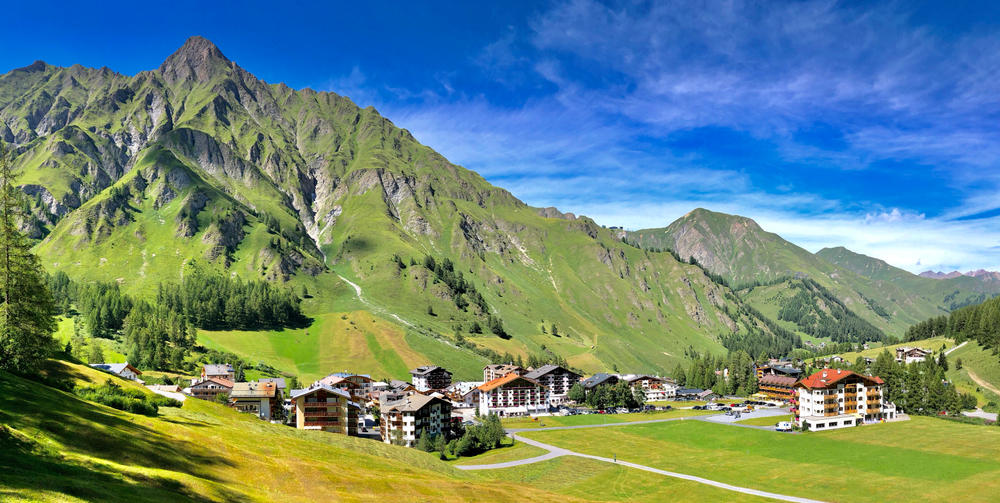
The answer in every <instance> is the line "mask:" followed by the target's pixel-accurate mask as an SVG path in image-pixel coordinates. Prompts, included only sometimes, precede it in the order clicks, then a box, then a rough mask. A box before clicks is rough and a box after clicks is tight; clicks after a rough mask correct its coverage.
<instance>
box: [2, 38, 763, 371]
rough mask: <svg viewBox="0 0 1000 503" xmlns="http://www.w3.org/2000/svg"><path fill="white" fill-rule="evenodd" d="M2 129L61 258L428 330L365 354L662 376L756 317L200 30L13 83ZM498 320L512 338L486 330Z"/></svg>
mask: <svg viewBox="0 0 1000 503" xmlns="http://www.w3.org/2000/svg"><path fill="white" fill-rule="evenodd" d="M0 136H2V137H3V138H4V139H5V140H6V141H10V142H13V143H14V145H15V150H16V154H17V158H16V163H17V164H18V166H19V167H21V168H23V172H24V175H23V179H22V183H23V184H24V189H25V191H26V192H27V193H29V195H30V196H31V197H30V198H29V199H30V200H31V205H32V212H33V215H34V217H33V219H32V220H31V221H30V222H25V229H26V230H27V231H29V232H30V233H31V234H32V235H33V236H35V237H36V238H38V239H40V243H39V244H38V246H37V248H36V250H37V252H38V253H39V254H40V256H41V257H42V259H43V261H44V263H45V265H46V266H47V267H48V268H49V269H61V270H64V271H66V272H67V273H68V274H70V276H71V277H73V278H75V279H77V280H81V281H91V280H113V281H118V282H119V283H120V284H122V286H123V288H124V289H125V290H126V291H128V292H130V293H133V294H138V295H149V294H150V293H151V292H153V291H154V289H155V286H156V284H157V283H158V282H160V281H165V280H177V279H178V278H179V277H181V275H183V274H184V271H185V270H186V268H187V267H191V264H192V263H196V264H198V266H199V267H203V268H211V269H216V270H218V271H219V272H220V273H225V274H237V275H240V276H243V277H246V278H252V277H263V278H267V279H269V280H273V281H281V282H287V283H288V284H289V285H290V286H293V287H295V288H301V287H306V288H307V289H308V291H309V292H310V297H311V298H309V299H307V301H306V303H305V304H304V305H305V306H306V308H307V309H308V310H309V312H310V314H312V315H314V316H315V317H316V319H317V324H318V325H315V326H314V327H310V330H311V331H312V332H311V334H318V333H319V332H321V331H322V330H323V326H322V323H323V320H324V319H327V318H329V317H328V316H325V315H331V314H332V315H333V316H334V317H336V316H338V315H339V314H340V313H345V312H353V311H356V310H359V309H360V310H367V311H370V312H372V313H373V314H375V315H376V316H378V317H381V318H383V319H384V320H386V321H389V322H391V323H394V324H396V325H398V328H399V329H400V330H403V331H406V332H413V333H419V334H424V338H415V336H413V335H408V336H406V338H404V342H405V343H406V344H405V345H406V346H408V347H409V349H406V348H399V349H398V350H397V349H396V348H385V347H382V346H379V345H370V346H371V347H370V350H369V352H368V353H366V355H365V358H369V357H370V358H374V359H378V357H377V356H376V354H377V353H378V352H379V351H383V350H389V351H391V352H396V353H397V354H396V356H398V357H399V358H400V359H401V360H402V361H404V362H406V363H409V362H410V361H413V360H415V357H413V358H411V357H410V356H405V355H407V354H409V351H410V350H412V351H413V353H415V354H417V355H420V356H423V357H425V358H426V359H428V360H430V359H431V356H432V355H433V356H435V357H441V358H444V359H445V360H458V359H461V358H462V356H463V355H465V354H466V353H467V352H466V351H464V350H459V349H458V348H455V347H454V346H453V345H450V343H453V342H455V341H456V340H457V339H458V337H459V335H461V337H464V338H465V339H467V340H469V341H472V343H474V344H475V345H477V346H479V347H481V348H489V349H492V350H495V351H497V352H499V353H503V352H510V353H512V354H515V355H522V356H525V357H526V356H528V355H541V356H545V355H547V354H550V353H551V354H557V355H560V356H564V357H566V358H567V359H568V360H569V362H570V364H571V365H574V366H577V367H578V368H581V369H584V370H588V371H593V370H605V369H611V368H613V367H615V366H618V367H621V368H629V369H633V370H635V371H654V370H664V369H671V368H673V366H674V365H675V364H676V363H678V362H679V361H681V360H682V359H683V358H684V356H683V353H684V351H685V350H687V349H688V348H689V347H690V348H693V349H695V350H698V351H701V352H705V351H715V352H718V351H722V346H721V344H720V341H719V336H720V335H724V334H730V333H732V332H733V331H734V330H735V331H739V330H740V329H741V328H740V327H743V329H744V330H745V329H746V328H747V327H750V326H758V325H759V321H755V320H754V319H752V317H750V316H749V315H747V314H745V313H744V314H737V313H741V312H742V311H741V309H740V306H739V301H738V299H736V298H735V297H734V296H732V295H730V294H729V293H730V292H728V289H726V288H724V287H720V286H719V285H716V284H714V283H713V282H711V281H710V280H709V279H708V278H707V277H706V276H705V275H704V274H703V273H702V271H701V270H700V269H699V268H697V267H692V266H690V265H687V264H683V263H680V262H678V261H676V260H674V259H673V258H672V257H671V256H670V255H669V254H667V253H653V252H647V251H643V250H639V249H636V248H634V247H631V246H628V245H626V244H624V243H622V242H620V240H619V239H618V237H617V236H616V235H614V234H613V233H612V231H609V230H606V229H603V228H601V227H600V226H598V225H596V224H595V223H594V222H593V221H592V220H590V219H587V218H585V217H580V218H577V217H574V216H571V215H563V214H560V213H559V212H558V211H553V210H551V209H547V210H540V209H537V208H531V207H529V206H527V205H525V204H524V203H522V202H521V201H519V200H517V199H516V198H515V197H513V196H512V195H511V194H510V193H509V192H507V191H505V190H503V189H500V188H497V187H494V186H492V185H490V184H489V183H488V182H486V181H485V180H484V179H483V178H482V177H480V176H479V175H477V174H476V173H473V172H471V171H468V170H466V169H464V168H461V167H459V166H456V165H454V164H451V163H450V162H448V161H447V160H446V159H445V158H443V157H442V156H441V155H440V154H438V153H436V152H434V151H433V150H432V149H430V148H428V147H426V146H424V145H421V144H420V143H419V142H417V140H416V139H414V138H413V136H412V135H410V133H409V132H407V131H405V130H403V129H399V128H397V127H395V126H394V125H393V124H392V123H391V122H390V121H389V120H388V119H386V118H384V117H382V116H380V115H379V114H378V112H376V111H375V110H374V109H372V108H366V109H361V108H359V107H357V106H356V105H354V103H352V102H351V101H350V100H349V99H348V98H345V97H341V96H337V95H335V94H332V93H317V92H314V91H312V90H309V89H306V90H301V91H296V90H292V89H290V88H288V87H287V86H284V85H282V84H268V83H266V82H263V81H260V80H258V79H256V78H255V77H254V76H253V75H250V74H249V73H247V72H246V71H245V70H243V69H242V68H240V67H239V66H238V65H236V64H235V63H233V62H231V61H229V60H228V59H226V58H225V56H224V55H223V54H222V53H221V51H219V49H218V48H216V47H215V46H214V45H212V44H211V43H210V42H208V41H207V40H204V39H201V38H198V37H195V38H192V39H191V40H189V41H188V42H187V43H186V44H185V45H184V46H183V47H182V48H181V49H180V50H178V51H177V52H176V53H175V54H173V55H171V56H170V57H169V58H167V60H166V61H165V62H164V63H163V64H162V65H161V66H160V67H159V68H157V69H156V70H152V71H147V72H142V73H139V74H138V75H135V76H134V77H128V76H124V75H119V74H115V73H114V72H111V71H109V70H107V69H100V70H93V69H87V68H82V67H79V66H74V67H69V68H59V67H53V66H49V65H46V64H44V63H36V64H34V65H31V66H30V67H26V68H22V69H18V70H14V71H12V72H10V73H8V74H6V75H3V76H0ZM425 256H432V257H434V258H435V259H436V260H437V261H438V262H442V261H443V260H445V259H448V260H449V261H450V262H451V263H452V264H453V271H454V274H458V273H461V274H462V275H463V279H464V281H465V283H466V284H467V285H468V286H469V287H470V288H471V289H472V290H474V291H475V292H476V293H477V294H478V295H480V296H481V297H482V298H483V301H484V302H483V303H481V304H479V305H475V304H473V305H469V306H465V305H463V304H464V303H463V302H462V299H456V297H457V296H458V295H457V292H456V291H454V289H453V288H451V286H449V285H448V284H447V282H442V281H441V278H439V277H438V276H437V275H436V274H435V273H434V272H433V271H431V270H429V269H427V268H425V267H423V266H422V265H420V264H422V263H423V259H424V257H425ZM395 257H399V258H400V259H399V261H398V263H397V260H396V258H395ZM341 277H343V278H346V280H349V281H351V282H353V283H354V284H356V285H357V287H358V288H359V289H360V291H361V295H360V296H358V295H356V294H355V292H354V287H353V285H348V284H346V283H345V282H344V281H342V279H341ZM466 297H468V293H467V294H466V295H464V296H463V298H466ZM466 300H468V299H467V298H466ZM729 313H734V314H729ZM490 316H495V317H499V318H500V319H501V320H502V324H503V326H504V328H505V330H506V332H507V333H508V334H510V338H501V337H497V336H495V335H493V334H489V333H488V332H489V330H483V331H484V332H486V333H485V334H483V333H474V332H475V331H474V330H473V327H474V325H475V324H479V325H480V326H482V327H483V328H484V329H485V327H486V325H487V321H488V320H489V317H490ZM553 324H554V325H556V327H557V331H558V335H555V334H552V330H551V327H552V325H553ZM543 327H544V329H545V330H543ZM763 330H764V331H765V332H766V331H767V330H766V328H764V329H763ZM247 335H248V337H247V338H245V339H240V338H238V337H222V336H219V337H214V338H213V336H211V335H207V337H209V339H207V340H209V341H210V342H212V343H213V344H215V346H216V347H220V348H224V349H230V350H233V351H235V352H238V353H241V354H252V353H254V352H256V351H257V349H259V348H258V346H259V344H260V341H257V340H256V339H254V337H256V336H254V334H247ZM428 335H431V336H436V337H437V339H435V338H433V337H427V336H428ZM369 336H373V337H375V338H376V340H378V334H377V331H365V332H364V333H361V334H358V337H369ZM265 337H269V338H271V339H272V340H271V343H274V344H277V345H279V346H280V345H281V344H283V343H284V342H286V341H285V340H283V339H284V338H282V337H278V336H277V335H276V334H269V335H266V336H265ZM442 340H443V342H441V341H442ZM430 341H438V342H436V343H434V344H429V342H430ZM356 342H357V341H355V343H356ZM289 344H292V343H291V342H289ZM356 345H357V344H356ZM360 346H361V347H366V346H369V345H368V344H367V343H366V344H364V345H360ZM376 346H378V347H377V348H376ZM418 346H419V348H418ZM332 350H333V349H331V351H332ZM275 351H276V353H275V354H278V353H284V354H291V353H294V351H291V350H286V349H282V348H278V349H276V350H275ZM411 356H412V355H411ZM408 358H409V359H408ZM274 359H276V360H278V359H280V358H278V357H277V356H275V357H274ZM327 360H328V361H331V362H335V361H337V360H336V357H334V358H333V359H329V358H327ZM303 363H305V362H303ZM425 363H426V362H425ZM287 365H288V367H285V368H283V369H284V370H293V369H294V368H296V367H297V366H298V365H299V363H298V362H289V363H288V364H287ZM396 367H398V361H397V362H396V363H393V364H386V366H383V367H381V368H379V369H378V370H383V371H386V372H388V373H390V374H394V375H395V373H397V371H396V370H393V369H394V368H396ZM397 370H398V369H397ZM305 372H309V373H311V372H312V370H307V371H305Z"/></svg>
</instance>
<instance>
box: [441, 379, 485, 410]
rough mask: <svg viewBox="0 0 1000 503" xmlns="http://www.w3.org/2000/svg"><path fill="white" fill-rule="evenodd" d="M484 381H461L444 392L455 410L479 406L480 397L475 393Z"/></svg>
mask: <svg viewBox="0 0 1000 503" xmlns="http://www.w3.org/2000/svg"><path fill="white" fill-rule="evenodd" d="M482 385H483V381H459V382H456V383H452V385H451V386H448V388H446V389H445V390H444V393H445V396H447V397H448V399H449V400H451V405H452V407H453V408H470V407H475V406H477V405H478V404H479V395H478V394H477V393H475V392H474V391H475V390H476V388H478V387H479V386H482Z"/></svg>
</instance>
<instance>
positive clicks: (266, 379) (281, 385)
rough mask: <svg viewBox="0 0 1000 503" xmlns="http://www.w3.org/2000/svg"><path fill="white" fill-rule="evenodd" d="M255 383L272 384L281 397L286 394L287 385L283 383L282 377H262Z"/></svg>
mask: <svg viewBox="0 0 1000 503" xmlns="http://www.w3.org/2000/svg"><path fill="white" fill-rule="evenodd" d="M257 382H273V383H274V385H275V386H277V387H278V391H280V392H281V394H282V395H286V394H288V384H287V383H285V378H284V377H262V378H260V379H258V380H257Z"/></svg>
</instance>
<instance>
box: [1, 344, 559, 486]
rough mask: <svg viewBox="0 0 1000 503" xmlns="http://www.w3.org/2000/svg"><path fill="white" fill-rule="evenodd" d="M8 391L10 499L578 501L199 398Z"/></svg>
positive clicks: (4, 399) (78, 372)
mask: <svg viewBox="0 0 1000 503" xmlns="http://www.w3.org/2000/svg"><path fill="white" fill-rule="evenodd" d="M53 369H54V370H53V371H52V372H50V373H49V375H50V378H51V380H52V381H53V382H61V383H63V385H72V384H75V383H81V382H103V380H104V379H107V375H106V374H103V373H100V372H96V371H94V370H93V369H90V368H88V367H85V366H81V365H73V364H65V363H55V364H53ZM119 381H120V382H121V383H122V385H123V386H127V387H136V386H138V385H137V384H134V383H129V382H126V381H121V380H119ZM0 388H2V389H3V390H4V393H3V394H2V395H0V500H3V501H60V502H63V501H71V502H77V501H126V500H128V501H163V502H175V501H194V502H203V501H279V500H280V501H306V500H309V501H389V500H391V501H400V500H407V501H431V500H445V499H447V500H448V501H453V500H459V501H482V500H484V499H488V500H490V501H523V500H524V499H525V498H531V499H537V500H539V501H553V500H565V499H576V498H572V497H569V496H566V495H560V494H554V493H552V492H549V491H546V490H543V489H539V488H535V487H531V486H523V485H519V484H512V483H509V482H493V481H487V480H483V479H481V478H479V477H476V476H474V475H471V474H468V473H465V472H461V471H458V470H456V469H455V468H453V467H451V466H449V465H448V464H447V463H443V462H441V461H439V460H438V459H437V458H436V457H435V456H433V455H431V454H427V453H423V452H419V451H416V450H414V449H406V448H402V447H395V446H389V445H385V444H383V443H381V442H375V441H371V440H365V439H359V438H351V437H345V436H342V435H335V434H330V433H323V432H314V431H300V430H296V429H293V428H289V427H286V426H279V425H272V424H269V423H266V422H263V421H260V420H258V419H256V418H254V417H251V416H248V415H245V414H239V413H237V412H235V411H233V410H231V409H228V408H225V407H223V406H221V405H217V404H214V403H209V402H204V401H201V400H196V399H189V400H187V401H186V402H185V404H184V407H183V408H182V409H178V408H161V409H160V415H159V416H158V417H146V416H137V415H133V414H129V413H126V412H121V411H118V410H115V409H111V408H108V407H104V406H101V405H97V404H93V403H91V402H86V401H83V400H80V399H78V398H76V397H75V396H73V395H71V394H68V393H65V392H63V391H59V390H57V389H55V388H51V387H48V386H44V385H41V384H38V383H36V382H33V381H27V380H24V379H22V378H18V377H15V376H12V375H10V374H6V373H0Z"/></svg>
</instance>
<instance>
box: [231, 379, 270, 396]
mask: <svg viewBox="0 0 1000 503" xmlns="http://www.w3.org/2000/svg"><path fill="white" fill-rule="evenodd" d="M277 391H278V387H277V386H276V385H275V384H274V383H273V382H238V383H236V384H235V385H233V391H232V392H231V393H229V398H273V397H274V396H275V394H276V393H277Z"/></svg>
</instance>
